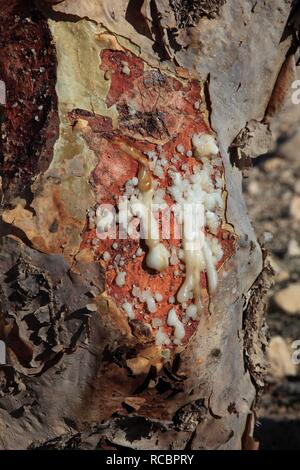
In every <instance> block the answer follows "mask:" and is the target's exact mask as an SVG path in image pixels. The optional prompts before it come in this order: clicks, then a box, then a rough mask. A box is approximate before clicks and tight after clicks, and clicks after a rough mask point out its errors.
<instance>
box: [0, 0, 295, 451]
mask: <svg viewBox="0 0 300 470" xmlns="http://www.w3.org/2000/svg"><path fill="white" fill-rule="evenodd" d="M262 3H263V4H262ZM0 6H1V18H0V41H1V46H5V47H2V48H1V52H0V79H1V80H3V81H4V82H5V85H6V91H7V96H6V105H5V106H1V133H2V140H1V163H0V165H1V167H0V169H1V176H2V190H3V200H2V204H1V217H2V219H1V242H0V277H1V287H0V339H2V340H4V341H5V343H6V345H7V364H6V365H2V366H0V445H1V448H3V449H22V448H37V447H38V448H39V447H41V448H48V449H54V448H60V449H64V448H84V449H90V448H97V449H108V448H116V449H119V448H124V447H125V448H134V449H240V448H241V447H242V446H244V447H247V448H255V444H254V443H253V441H251V436H250V435H251V433H252V428H253V422H252V424H251V421H253V420H251V416H252V413H253V411H254V408H255V405H256V402H257V396H258V394H259V393H260V392H261V390H262V387H263V375H264V369H265V364H264V348H265V344H266V343H265V341H266V340H265V337H264V332H263V325H264V308H263V294H264V290H265V289H266V285H267V281H266V279H265V277H266V272H267V268H264V267H263V256H262V253H261V249H260V247H259V245H258V243H257V241H256V238H255V234H254V233H253V230H252V227H251V225H250V223H249V220H248V217H247V214H246V209H245V205H244V201H243V197H242V194H241V178H242V176H241V172H240V170H239V169H238V168H237V166H236V165H233V166H232V165H231V163H230V158H229V151H228V149H230V152H231V151H232V148H233V147H234V148H235V150H236V148H239V147H242V148H244V147H245V146H246V142H245V139H244V140H243V142H240V141H239V138H237V136H241V135H243V136H244V134H245V132H244V133H243V132H242V131H243V129H247V131H248V129H249V124H248V123H250V122H254V121H255V122H256V121H257V122H259V123H261V124H260V126H259V127H260V128H261V127H263V126H264V125H265V124H264V123H263V122H262V121H263V118H264V116H265V113H266V109H270V106H269V108H268V104H269V100H270V98H271V97H272V96H274V94H272V90H273V88H274V86H275V84H276V80H277V77H278V74H279V72H280V70H282V66H283V64H284V62H285V58H286V56H288V54H289V53H290V50H291V49H290V48H291V36H290V35H289V34H288V30H287V28H286V24H287V22H288V18H289V15H290V13H291V10H292V7H293V5H292V2H291V1H284V0H275V1H274V0H272V1H271V0H270V1H266V2H255V1H250V0H248V1H237V2H235V5H234V6H232V5H231V2H225V1H223V0H220V1H218V0H215V1H202V0H199V1H198V0H195V1H194V2H185V1H177V0H176V1H175V0H174V1H170V2H169V1H167V0H164V1H159V2H157V1H155V0H151V1H148V0H144V1H137V2H132V1H127V0H109V1H102V2H97V1H94V0H90V1H86V0H76V1H75V0H65V1H61V2H51V1H42V0H41V1H37V2H35V4H33V2H30V1H25V0H24V1H21V0H14V1H7V0H0ZM260 43H264V48H261V47H258V46H257V45H258V44H260ZM124 57H125V58H126V61H127V62H128V64H129V67H130V70H131V78H130V79H132V80H133V79H134V80H136V82H135V84H136V83H139V85H140V86H141V87H143V88H142V91H143V97H144V98H145V105H144V111H143V112H141V111H138V112H137V113H136V114H135V115H134V117H133V116H132V115H131V114H130V109H129V107H128V105H132V103H135V104H136V105H137V106H138V105H139V100H140V97H139V96H137V97H136V96H135V95H134V93H133V92H132V90H131V88H130V86H128V85H126V79H127V78H126V77H125V76H123V77H122V80H120V79H119V80H118V70H117V65H116V64H118V63H119V62H120V61H122V59H124ZM114 80H115V81H114ZM128 80H129V79H128ZM139 80H140V81H139ZM113 83H115V84H116V85H112V84H113ZM170 84H171V85H172V86H171V85H170ZM126 86H127V88H126ZM170 88H172V93H173V92H174V89H176V90H177V91H176V94H175V98H176V97H177V98H178V100H179V96H180V97H182V102H180V104H179V106H182V113H183V114H184V112H185V111H184V106H185V105H184V103H185V102H186V101H188V100H189V99H194V96H195V95H194V93H198V91H199V90H204V93H202V94H201V93H200V95H201V105H200V111H199V113H200V114H201V116H202V117H203V122H202V121H201V122H200V121H199V122H200V124H199V125H202V126H204V125H205V126H207V127H208V128H209V126H211V128H212V130H213V131H215V132H216V135H217V138H218V143H219V146H220V149H221V155H222V161H223V165H224V171H225V180H226V191H227V207H226V219H227V222H228V224H230V226H231V227H233V235H234V240H235V243H234V249H232V250H231V251H230V252H228V256H226V260H225V262H224V263H223V265H222V267H221V269H220V271H219V274H218V275H219V288H218V291H217V292H216V294H214V296H213V297H212V298H211V299H210V313H206V314H205V315H203V317H202V318H201V320H200V321H199V323H198V325H197V328H196V330H195V331H194V332H193V334H192V335H191V337H190V339H189V341H188V342H187V344H186V345H185V347H184V348H181V349H180V350H173V351H172V353H171V356H170V357H169V358H168V359H167V360H162V358H161V357H157V351H156V350H155V348H154V347H153V343H152V342H151V341H152V338H151V334H150V333H149V329H148V328H147V327H146V325H144V324H143V322H139V321H136V322H132V323H128V321H127V320H126V318H125V317H124V313H122V312H121V310H120V308H119V307H120V306H119V305H118V304H116V303H113V302H112V301H111V299H109V298H108V297H107V296H106V295H105V289H106V282H107V279H106V274H107V273H106V271H105V268H104V267H103V264H101V263H100V262H99V258H98V257H97V256H95V250H94V249H93V247H92V246H91V244H90V238H89V233H90V231H89V230H90V229H91V227H89V221H88V217H87V211H88V210H89V209H90V208H93V207H95V204H96V202H97V200H99V197H100V196H101V195H102V196H103V194H105V193H108V194H109V193H110V192H112V193H114V191H118V184H119V183H120V182H119V180H118V178H120V177H121V176H120V175H119V174H118V173H120V171H118V168H119V167H118V165H120V168H121V169H122V172H123V173H124V175H125V179H124V181H125V180H126V175H127V173H126V172H128V174H130V172H132V171H135V170H136V167H134V165H135V162H134V161H133V160H132V159H130V158H129V157H128V158H127V157H126V156H123V157H122V159H121V160H120V156H118V152H117V151H116V149H115V150H114V160H113V162H111V160H108V162H107V161H105V160H104V157H103V156H102V157H101V155H104V154H105V152H108V151H109V149H110V145H112V144H111V140H112V139H113V138H115V136H118V135H119V136H126V138H128V139H133V140H134V141H137V142H142V143H144V144H145V145H150V144H153V143H156V144H157V143H159V144H163V145H168V142H169V141H170V140H171V139H175V138H176V136H177V135H179V134H180V133H181V132H182V135H184V132H183V131H182V129H184V125H185V123H184V121H185V120H186V119H188V118H183V119H182V116H180V112H179V113H178V114H177V115H176V119H174V116H173V119H172V112H171V111H170V109H169V108H172V104H171V105H169V103H168V100H170V99H171V98H174V95H172V93H171V92H170ZM149 90H150V91H151V93H152V92H153V96H154V93H156V92H157V90H158V94H157V103H161V102H163V99H164V98H165V101H167V103H164V104H161V106H162V108H163V111H162V109H154V110H153V109H152V105H153V103H152V102H149V96H148V95H147V93H150V91H149ZM186 90H188V91H186ZM130 93H132V94H130ZM170 93H171V94H170ZM137 95H138V94H137ZM155 96H156V95H155ZM166 97H167V98H166ZM147 100H148V101H147ZM150 105H151V106H150ZM168 106H169V107H168ZM158 108H159V106H158ZM273 108H274V106H273V107H272V109H273ZM193 112H194V111H193ZM202 117H201V119H202ZM192 118H193V116H192ZM168 119H169V120H168ZM193 119H194V118H193ZM191 122H192V121H191ZM190 125H192V123H191V124H190ZM247 126H248V127H247ZM185 132H187V131H185ZM248 137H249V136H248V134H247V138H246V140H247V142H248V140H249V139H248ZM262 140H263V139H262V138H261V137H260V141H262ZM145 142H146V143H145ZM137 145H140V144H137ZM255 145H256V146H255V152H254V151H253V149H252V150H251V145H250V144H248V146H247V156H250V157H251V155H252V152H254V153H256V151H257V142H256V144H255ZM241 155H242V156H241V158H239V160H241V159H243V158H244V155H243V154H241ZM231 156H232V155H231ZM252 156H253V155H252ZM101 158H102V160H101ZM104 168H105V171H106V174H107V175H108V176H107V179H104V180H103V174H104ZM110 168H112V171H111V172H110ZM79 195H80V197H79ZM133 281H134V277H133ZM141 361H142V364H143V367H141ZM129 365H130V366H129Z"/></svg>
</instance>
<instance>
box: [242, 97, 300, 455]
mask: <svg viewBox="0 0 300 470" xmlns="http://www.w3.org/2000/svg"><path fill="white" fill-rule="evenodd" d="M299 123H300V105H298V106H297V105H293V104H292V103H291V100H290V99H289V100H288V102H287V105H286V107H285V109H284V110H283V112H282V113H281V114H280V116H278V117H277V118H276V120H275V122H274V123H273V124H272V130H273V133H274V136H275V143H274V149H273V150H272V151H270V153H268V154H266V155H262V156H259V157H258V158H257V159H256V160H254V168H253V169H252V170H250V171H248V172H247V175H246V177H245V179H244V192H245V197H246V202H247V205H248V210H249V214H250V218H251V220H252V223H253V225H254V227H255V229H256V232H257V234H258V237H259V240H260V242H261V243H262V244H263V245H264V246H265V247H266V248H267V249H268V252H269V260H270V263H271V265H272V266H273V269H274V271H275V276H274V285H273V287H272V288H271V290H270V292H269V294H268V317H267V318H268V325H269V334H270V339H271V342H270V348H269V359H270V371H269V375H268V385H267V390H266V393H265V395H264V397H263V399H262V403H261V407H260V410H259V413H258V419H259V424H258V426H257V429H256V437H257V439H259V441H260V442H261V448H262V449H300V369H299V366H297V365H296V364H294V363H293V361H292V353H293V352H295V349H292V344H293V342H294V341H296V340H300V130H299ZM298 349H300V343H299V346H298ZM298 358H299V359H300V354H299V355H298Z"/></svg>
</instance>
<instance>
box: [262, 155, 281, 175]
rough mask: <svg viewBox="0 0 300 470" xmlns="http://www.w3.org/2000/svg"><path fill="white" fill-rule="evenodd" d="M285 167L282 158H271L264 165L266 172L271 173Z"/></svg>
mask: <svg viewBox="0 0 300 470" xmlns="http://www.w3.org/2000/svg"><path fill="white" fill-rule="evenodd" d="M284 165H285V161H284V160H283V159H282V158H270V159H269V160H267V161H266V162H265V163H264V170H265V171H266V172H267V173H269V172H273V171H277V170H279V168H281V167H282V166H284Z"/></svg>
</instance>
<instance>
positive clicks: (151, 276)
mask: <svg viewBox="0 0 300 470" xmlns="http://www.w3.org/2000/svg"><path fill="white" fill-rule="evenodd" d="M101 59H102V63H101V68H102V69H103V70H104V71H105V73H106V74H108V76H110V79H111V85H110V90H109V93H108V96H107V105H108V106H112V105H115V106H116V107H117V110H118V113H119V123H118V128H117V129H113V127H112V124H111V122H110V121H109V119H107V118H103V117H101V116H96V115H91V114H89V113H86V114H85V115H83V114H81V115H80V113H79V112H77V118H78V117H80V116H81V117H83V118H84V119H86V120H87V121H88V126H87V127H85V129H84V132H83V135H84V137H85V139H86V141H87V143H88V145H89V147H90V148H91V149H92V150H93V151H94V152H95V154H96V155H97V157H98V160H99V163H98V165H97V166H96V168H95V170H94V172H93V175H92V183H93V187H94V190H95V194H96V198H97V202H98V203H99V204H103V203H111V204H116V202H117V199H118V197H119V196H121V195H123V194H124V190H125V185H126V183H127V182H128V180H130V179H131V178H133V177H136V176H137V173H138V162H137V161H136V160H135V159H134V158H132V156H130V155H129V154H128V153H127V152H125V151H123V150H121V149H120V148H119V146H118V145H117V140H118V139H119V140H120V139H121V141H122V142H123V143H125V144H126V145H127V147H128V148H129V147H131V148H133V149H135V151H138V152H139V154H140V155H141V156H142V158H143V157H145V153H147V152H149V151H152V152H153V151H156V152H157V153H162V154H164V155H165V157H166V159H167V164H166V165H165V166H164V168H163V171H164V175H163V177H161V178H158V177H156V176H153V178H154V181H156V182H158V183H159V187H160V188H162V189H166V188H167V187H168V186H169V185H170V183H171V179H170V177H169V175H168V170H169V169H170V167H173V169H176V171H177V172H179V173H181V174H182V175H184V174H185V173H187V172H189V173H192V172H193V168H194V167H199V162H198V161H197V160H196V159H195V158H190V157H188V156H187V155H186V152H187V151H191V150H192V144H191V137H192V136H193V134H195V133H210V132H211V131H210V129H209V128H208V127H207V124H206V123H205V120H204V117H203V115H202V113H201V111H200V109H199V102H200V100H201V98H200V96H201V93H200V91H201V90H200V84H199V83H198V82H196V81H195V80H190V81H187V82H185V83H182V82H181V81H179V80H177V79H175V78H174V77H170V76H167V75H164V74H163V73H162V72H160V71H159V70H156V69H153V70H149V69H147V70H144V64H143V62H142V60H141V59H139V58H137V57H135V56H133V55H132V54H130V53H129V52H120V51H112V50H105V51H103V52H102V54H101ZM124 67H127V68H126V73H124ZM78 113H79V114H78ZM73 119H75V120H76V116H74V115H73ZM157 144H159V147H157ZM178 145H180V146H183V147H184V153H180V152H179V151H178ZM174 155H175V156H176V160H175V161H174V158H173V156H174ZM183 165H184V166H183ZM182 166H183V168H184V169H183V168H182ZM222 173H223V167H222V166H221V167H220V166H219V165H216V166H215V167H214V172H213V178H214V177H216V176H217V175H218V176H221V175H222ZM165 201H166V202H167V204H169V205H171V204H172V203H173V201H172V199H171V197H170V196H169V195H168V194H167V193H166V196H165ZM171 220H173V218H171ZM171 227H172V223H171ZM227 235H228V234H227V233H225V236H224V231H223V230H221V229H220V230H219V233H218V234H217V237H218V239H219V241H220V243H221V244H222V248H223V250H224V257H223V259H222V260H221V261H220V263H219V267H220V266H221V264H222V263H223V262H224V261H225V260H226V259H227V258H228V257H229V256H231V254H232V252H233V240H232V239H230V237H229V236H227ZM162 242H163V243H164V245H165V246H166V247H167V249H168V250H169V251H170V252H171V250H172V247H174V246H177V247H180V243H181V241H180V240H175V239H174V233H173V232H172V230H171V237H170V239H165V240H162ZM84 246H89V247H92V248H93V249H94V251H95V254H96V256H97V257H98V258H99V259H102V258H101V255H102V254H103V253H104V252H107V253H108V254H109V258H110V259H109V260H107V261H103V260H102V263H103V265H104V267H105V273H106V292H107V293H108V294H109V295H110V296H111V297H112V298H113V299H114V300H115V301H116V303H117V305H119V306H122V304H123V303H124V302H129V303H130V304H131V305H135V307H134V313H135V320H134V321H138V322H143V323H144V324H148V325H151V321H152V320H153V318H160V319H161V320H162V323H163V325H164V331H165V332H166V333H167V334H168V335H169V336H171V335H172V332H173V328H171V327H169V326H167V321H166V320H167V316H168V312H169V311H170V309H171V308H172V307H173V305H172V304H170V303H169V298H170V297H176V294H177V292H178V289H179V288H180V286H181V285H182V282H183V280H184V277H185V273H184V270H183V271H182V270H181V271H180V268H179V264H180V263H178V264H177V265H175V266H172V265H170V266H169V267H168V268H167V269H165V270H164V271H163V272H161V273H157V272H153V271H151V270H149V269H148V268H147V267H146V265H145V257H146V254H147V248H146V245H145V242H144V241H143V240H133V239H130V238H127V239H120V238H119V237H118V235H117V237H116V239H106V240H100V241H99V240H98V241H97V237H96V230H95V229H93V230H87V231H86V233H85V234H84V238H83V247H84ZM139 247H141V248H142V249H143V254H142V256H137V254H136V252H137V249H138V248H139ZM120 261H121V263H120ZM119 271H124V272H126V282H125V284H124V285H123V286H118V285H117V283H116V278H117V275H118V272H119ZM176 271H179V274H176ZM134 285H135V286H137V287H138V288H139V289H140V290H141V291H144V290H146V289H148V288H150V289H151V292H152V293H153V294H155V293H159V294H161V296H162V297H163V300H162V301H159V302H157V311H156V312H155V313H150V312H149V311H148V310H147V308H146V304H145V303H144V302H139V301H137V300H136V298H135V296H134V295H133V293H132V288H133V286H134ZM201 287H202V289H203V301H204V303H205V305H206V308H207V306H208V305H207V303H208V295H207V293H206V288H207V280H206V274H205V273H202V276H201ZM174 307H175V309H176V311H177V315H178V317H179V318H180V319H182V318H183V314H182V308H181V306H180V305H178V304H175V305H174ZM197 324H198V322H196V321H192V320H189V321H188V322H187V323H186V325H185V331H186V335H185V338H184V343H186V342H188V340H189V338H190V337H191V335H192V334H193V333H194V331H195V329H196V327H197ZM171 347H172V346H171Z"/></svg>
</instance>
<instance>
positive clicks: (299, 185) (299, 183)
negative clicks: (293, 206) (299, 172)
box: [294, 180, 300, 194]
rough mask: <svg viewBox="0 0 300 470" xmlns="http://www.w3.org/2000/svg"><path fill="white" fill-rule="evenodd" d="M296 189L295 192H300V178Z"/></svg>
mask: <svg viewBox="0 0 300 470" xmlns="http://www.w3.org/2000/svg"><path fill="white" fill-rule="evenodd" d="M294 189H295V193H297V194H300V180H298V181H296V183H295V186H294Z"/></svg>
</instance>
